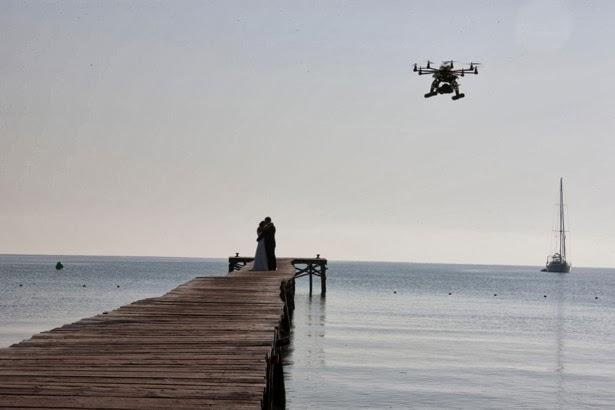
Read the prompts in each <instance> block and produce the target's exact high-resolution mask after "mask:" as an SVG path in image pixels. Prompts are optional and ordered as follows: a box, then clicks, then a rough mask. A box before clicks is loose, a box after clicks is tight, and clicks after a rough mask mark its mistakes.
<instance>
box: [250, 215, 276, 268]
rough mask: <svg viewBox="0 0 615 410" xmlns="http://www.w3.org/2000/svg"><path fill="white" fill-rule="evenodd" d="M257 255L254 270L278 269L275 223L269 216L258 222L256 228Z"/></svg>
mask: <svg viewBox="0 0 615 410" xmlns="http://www.w3.org/2000/svg"><path fill="white" fill-rule="evenodd" d="M256 234H257V235H258V237H257V238H256V241H257V243H258V245H256V255H255V256H254V267H253V268H252V270H276V260H275V225H274V224H273V222H271V218H269V217H267V218H265V220H263V221H261V223H259V224H258V229H257V230H256Z"/></svg>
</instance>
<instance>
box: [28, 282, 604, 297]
mask: <svg viewBox="0 0 615 410" xmlns="http://www.w3.org/2000/svg"><path fill="white" fill-rule="evenodd" d="M19 286H21V285H19ZM594 299H598V296H596V297H595V298H594Z"/></svg>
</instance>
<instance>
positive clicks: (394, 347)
mask: <svg viewBox="0 0 615 410" xmlns="http://www.w3.org/2000/svg"><path fill="white" fill-rule="evenodd" d="M57 261H62V263H63V264H64V269H63V270H61V271H56V269H55V264H56V262H57ZM227 266H228V265H227V261H226V260H225V259H198V258H150V257H147V258H146V257H113V256H108V257H107V256H42V255H0V346H1V347H6V346H9V345H11V344H13V343H16V342H19V341H21V340H24V339H27V338H29V337H30V336H31V335H32V334H34V333H38V332H40V331H43V330H48V329H51V328H54V327H57V326H60V325H62V324H65V323H70V322H74V321H77V320H79V319H81V318H83V317H88V316H92V315H95V314H98V313H100V312H102V311H108V310H111V309H114V308H117V307H119V306H121V305H124V304H127V303H130V302H133V301H135V300H138V299H143V298H147V297H152V296H158V295H161V294H163V293H165V292H167V291H169V290H171V289H173V288H175V287H176V286H177V285H179V284H181V283H183V282H186V281H188V280H190V279H192V278H193V277H195V276H209V275H225V274H226V271H227ZM284 380H285V387H286V406H287V408H289V409H306V408H315V409H356V408H366V409H380V408H398V409H612V408H615V269H607V268H605V269H601V268H581V267H573V270H572V272H571V273H568V274H558V273H547V272H540V269H539V267H538V266H489V265H451V264H422V263H382V262H342V261H339V262H336V261H330V262H329V271H328V280H327V293H326V296H325V297H322V296H321V295H320V283H319V280H318V278H315V283H314V293H313V295H311V296H310V295H309V291H308V280H307V278H301V279H298V281H297V292H296V295H295V311H294V314H293V333H292V341H291V344H290V345H289V346H288V348H287V351H286V353H285V357H284Z"/></svg>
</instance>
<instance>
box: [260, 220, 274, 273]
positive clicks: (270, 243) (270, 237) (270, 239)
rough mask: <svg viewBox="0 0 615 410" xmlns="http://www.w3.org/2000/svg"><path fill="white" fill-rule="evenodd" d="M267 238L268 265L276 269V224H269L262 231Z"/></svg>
mask: <svg viewBox="0 0 615 410" xmlns="http://www.w3.org/2000/svg"><path fill="white" fill-rule="evenodd" d="M262 235H263V239H264V240H265V250H266V251H267V265H268V266H269V270H276V268H277V263H276V260H275V225H274V224H269V225H268V226H267V227H266V228H265V230H264V231H263V233H262Z"/></svg>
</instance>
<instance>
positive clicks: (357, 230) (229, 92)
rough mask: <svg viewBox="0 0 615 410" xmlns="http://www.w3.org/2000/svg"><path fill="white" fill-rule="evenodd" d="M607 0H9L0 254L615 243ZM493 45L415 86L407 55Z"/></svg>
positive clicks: (614, 124)
mask: <svg viewBox="0 0 615 410" xmlns="http://www.w3.org/2000/svg"><path fill="white" fill-rule="evenodd" d="M614 20H615V3H613V2H611V1H583V2H581V1H569V2H568V1H563V2H559V1H530V2H523V1H463V2H460V1H416V2H413V1H348V2H346V1H323V2H313V1H306V2H287V1H280V2H274V1H267V2H257V1H241V2H232V1H211V2H203V1H195V2H185V1H183V2H182V1H168V2H152V1H119V2H112V1H78V2H70V1H62V2H24V1H14V2H13V1H6V0H0V78H1V81H0V253H52V254H55V253H57V254H101V255H160V256H203V257H225V256H227V255H229V254H231V253H232V252H234V251H240V252H241V253H242V254H245V255H250V254H253V252H254V250H255V245H256V242H255V241H254V239H255V229H256V225H257V223H258V222H259V221H260V220H261V219H262V218H263V217H265V216H267V215H270V216H271V217H272V218H273V219H274V222H276V225H277V227H278V255H279V256H280V255H281V256H311V255H314V254H316V253H321V254H322V255H323V256H326V257H329V258H331V259H353V260H397V261H417V262H421V261H424V262H460V263H500V264H530V265H540V264H543V263H544V260H545V258H546V256H547V254H548V253H549V252H550V251H552V246H553V235H552V233H551V230H552V229H553V228H554V221H555V219H556V218H555V216H556V209H557V208H556V207H555V206H554V205H555V204H556V202H557V197H558V180H559V177H560V176H563V177H564V178H565V188H566V196H567V204H568V218H567V222H568V225H569V227H570V233H569V238H570V241H569V254H570V259H571V261H572V263H573V265H576V266H615V235H613V232H615V211H614V209H615V191H614V187H615V171H614V170H613V166H614V164H615V142H614V138H615V133H614V131H615V103H614V101H615V82H614V81H613V73H614V72H615V47H614V45H613V39H615V25H614V24H613V21H614ZM427 58H430V59H432V60H435V61H441V60H444V59H451V58H452V59H456V60H460V61H462V62H463V61H470V60H473V61H480V62H482V63H483V66H482V67H481V68H482V70H481V73H480V75H478V76H471V77H465V78H463V79H462V82H461V85H462V91H463V92H465V94H466V98H464V99H462V100H459V101H456V102H453V101H451V100H450V96H438V97H434V98H431V99H424V98H423V94H424V93H426V92H427V91H428V88H429V84H430V81H431V79H430V78H429V77H427V76H423V77H418V76H417V75H416V74H415V73H413V72H412V70H411V63H413V62H421V61H424V60H425V59H427Z"/></svg>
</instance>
